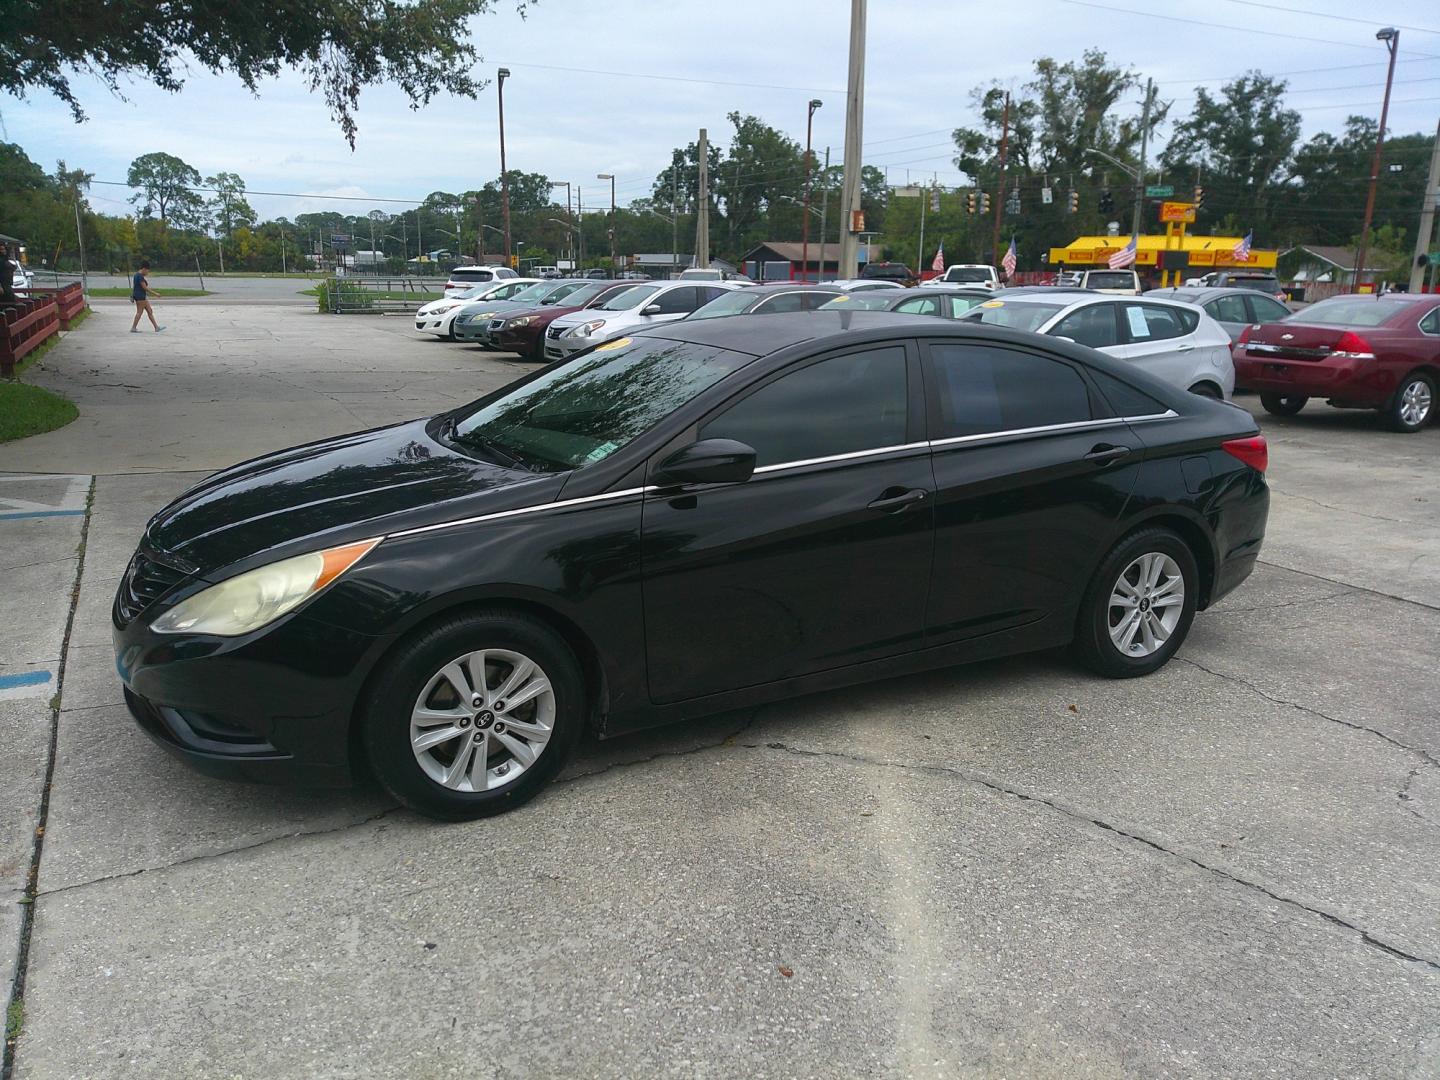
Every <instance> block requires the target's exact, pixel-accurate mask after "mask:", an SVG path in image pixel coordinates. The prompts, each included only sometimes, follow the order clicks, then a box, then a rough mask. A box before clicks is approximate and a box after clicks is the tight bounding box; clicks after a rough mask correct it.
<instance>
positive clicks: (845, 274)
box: [840, 0, 866, 278]
mask: <svg viewBox="0 0 1440 1080" xmlns="http://www.w3.org/2000/svg"><path fill="white" fill-rule="evenodd" d="M865 10H866V8H865V0H850V77H849V81H848V82H847V84H846V91H847V93H846V98H845V184H844V188H843V191H842V193H841V195H840V215H841V218H842V221H841V227H840V276H841V277H842V278H853V277H857V276H859V273H860V234H859V231H858V226H859V225H860V221H859V220H858V219H859V217H860V192H861V184H860V170H861V167H862V165H861V159H862V156H863V147H862V141H863V138H864V128H865ZM845 219H848V220H845Z"/></svg>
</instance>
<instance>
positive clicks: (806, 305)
mask: <svg viewBox="0 0 1440 1080" xmlns="http://www.w3.org/2000/svg"><path fill="white" fill-rule="evenodd" d="M844 295H845V294H844V293H832V292H822V291H820V290H819V289H811V290H808V291H806V292H803V293H801V294H800V300H801V309H802V310H804V311H814V310H815V309H816V308H818V307H821V306H822V305H824V304H828V303H829V302H830V301H831V300H834V299H835V297H836V296H844Z"/></svg>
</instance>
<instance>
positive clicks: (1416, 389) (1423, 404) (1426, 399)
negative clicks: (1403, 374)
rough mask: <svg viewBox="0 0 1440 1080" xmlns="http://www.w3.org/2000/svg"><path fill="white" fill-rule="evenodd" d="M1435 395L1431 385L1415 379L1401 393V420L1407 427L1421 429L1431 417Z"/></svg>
mask: <svg viewBox="0 0 1440 1080" xmlns="http://www.w3.org/2000/svg"><path fill="white" fill-rule="evenodd" d="M1432 401H1433V395H1432V394H1431V392H1430V384H1429V383H1428V382H1426V381H1425V380H1424V379H1415V380H1413V381H1412V382H1411V383H1410V384H1409V385H1407V386H1406V387H1405V389H1403V390H1401V391H1400V419H1401V421H1402V422H1403V423H1404V424H1405V425H1406V426H1407V427H1419V426H1420V425H1421V424H1423V423H1424V422H1425V421H1426V420H1427V419H1428V418H1429V416H1430V405H1431V403H1432Z"/></svg>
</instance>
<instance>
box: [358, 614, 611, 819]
mask: <svg viewBox="0 0 1440 1080" xmlns="http://www.w3.org/2000/svg"><path fill="white" fill-rule="evenodd" d="M512 684H513V685H512ZM504 695H512V696H514V697H518V698H519V699H520V700H518V701H516V700H510V701H507V700H506V699H505V696H504ZM588 705H589V702H588V700H587V693H586V689H585V680H584V677H583V675H582V674H581V670H580V664H579V662H578V661H577V660H576V659H575V654H574V653H573V652H571V651H570V647H569V646H568V645H566V644H565V642H564V640H562V639H561V638H560V637H559V636H558V635H557V634H556V633H555V632H554V631H553V630H551V629H550V628H549V627H548V626H547V625H545V624H544V623H543V622H541V621H540V620H538V619H535V618H532V617H530V616H528V615H524V614H521V613H518V612H513V611H507V610H497V609H489V610H480V611H473V612H468V613H466V614H463V615H457V616H455V617H453V618H450V619H446V620H444V621H442V622H440V623H438V624H436V625H434V626H431V627H429V628H427V629H424V630H422V631H420V632H419V633H417V634H415V635H414V636H412V637H411V638H409V639H408V640H406V641H404V642H402V643H401V645H400V646H399V647H398V648H397V650H396V651H395V652H394V653H393V654H392V655H391V656H389V657H388V658H387V659H386V660H385V662H384V664H383V666H382V667H381V668H380V670H379V671H378V672H377V674H376V677H375V678H374V680H372V683H371V689H370V692H369V700H367V701H366V702H365V703H364V705H363V711H362V712H361V715H360V735H361V741H362V744H363V746H364V749H365V754H366V757H367V759H368V760H369V763H370V767H371V769H373V770H374V773H375V776H376V777H377V778H378V779H379V781H380V783H381V784H382V785H383V786H384V787H385V789H386V790H387V791H388V792H389V793H390V794H391V795H393V796H394V797H395V798H396V800H398V801H399V802H400V803H402V804H404V805H405V806H407V807H409V808H410V809H411V810H414V811H415V812H417V813H420V814H424V815H426V816H427V817H433V818H438V819H440V820H443V821H469V820H472V819H475V818H481V817H489V816H491V815H494V814H502V813H504V812H505V811H507V810H513V809H515V808H516V807H517V806H520V805H522V804H523V803H525V802H526V801H528V800H529V799H531V798H533V797H534V796H535V795H536V794H537V793H538V792H539V791H540V789H541V788H543V787H544V786H545V785H546V784H547V783H549V782H550V780H551V779H552V778H553V777H554V776H555V774H556V773H557V772H559V771H560V768H561V766H563V765H564V764H565V760H566V758H567V757H569V755H570V752H571V751H572V750H573V749H574V748H575V743H576V741H577V740H578V739H579V736H580V731H581V729H582V728H583V727H584V723H585V717H586V715H587V714H588Z"/></svg>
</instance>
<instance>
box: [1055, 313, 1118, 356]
mask: <svg viewBox="0 0 1440 1080" xmlns="http://www.w3.org/2000/svg"><path fill="white" fill-rule="evenodd" d="M1115 308H1116V305H1115V304H1086V305H1085V306H1084V307H1082V308H1080V309H1079V310H1078V311H1072V312H1071V313H1070V314H1069V315H1066V316H1065V318H1063V319H1061V320H1060V322H1059V323H1057V324H1056V325H1055V326H1054V327H1053V328H1052V329H1051V330H1050V331H1049V332H1050V333H1051V334H1052V335H1054V336H1055V337H1067V338H1069V339H1070V340H1071V341H1073V342H1075V343H1076V344H1077V345H1089V346H1090V347H1091V348H1092V349H1103V348H1104V347H1105V346H1106V345H1118V344H1119V343H1120V338H1119V335H1118V334H1117V332H1116V330H1115Z"/></svg>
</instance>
